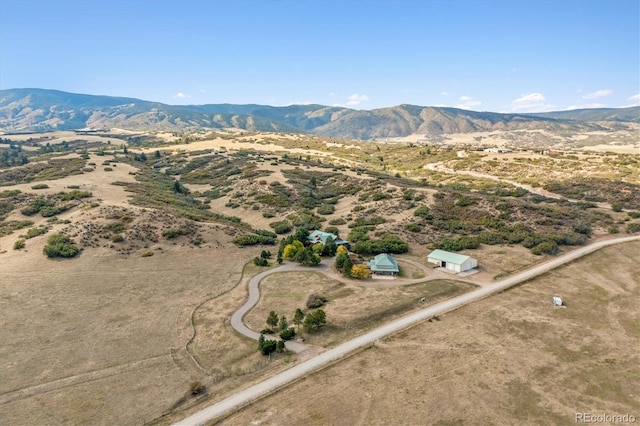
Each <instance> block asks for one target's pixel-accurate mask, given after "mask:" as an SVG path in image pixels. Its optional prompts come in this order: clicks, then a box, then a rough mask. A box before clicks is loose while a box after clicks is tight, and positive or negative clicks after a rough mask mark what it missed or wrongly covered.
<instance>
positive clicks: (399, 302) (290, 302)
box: [245, 272, 474, 347]
mask: <svg viewBox="0 0 640 426" xmlns="http://www.w3.org/2000/svg"><path fill="white" fill-rule="evenodd" d="M355 284H357V282H355ZM473 288H474V286H473V285H471V284H466V283H462V282H458V281H452V280H434V281H428V282H424V283H420V284H413V285H407V286H403V287H395V288H365V287H360V286H356V285H349V286H347V285H345V284H343V283H341V282H339V281H336V280H333V279H331V278H329V277H327V276H325V275H323V274H320V273H318V272H281V273H276V274H272V275H270V276H268V277H266V278H265V279H264V280H263V281H262V283H261V284H260V291H261V293H260V301H259V302H258V304H257V305H256V307H255V308H254V309H252V310H251V312H249V314H247V316H246V317H245V322H246V324H247V325H248V326H249V327H250V328H252V329H253V330H261V329H263V328H265V327H267V324H266V322H265V321H266V319H267V315H268V314H269V312H270V311H276V313H277V314H278V315H279V316H282V315H285V316H286V317H287V319H288V320H289V322H290V323H291V320H292V318H293V313H294V312H295V310H296V309H297V308H300V309H302V310H303V312H305V313H306V312H309V311H311V309H307V308H306V301H307V298H308V297H309V295H311V294H312V293H316V294H320V295H322V296H324V297H326V298H327V300H328V302H327V304H326V305H325V306H324V307H323V309H324V311H325V312H326V313H327V326H326V327H324V328H323V329H321V330H320V331H318V332H315V333H305V334H304V338H305V342H306V343H309V344H312V345H319V346H323V347H328V346H334V345H336V344H338V343H340V342H342V341H344V340H347V339H348V338H351V337H354V336H357V335H360V334H363V333H364V332H365V331H367V330H369V329H372V328H375V327H376V326H378V325H380V324H383V323H384V322H386V321H390V320H392V319H394V318H397V317H399V316H401V315H403V314H406V313H407V312H410V311H412V310H415V309H418V308H421V307H424V306H425V305H427V304H431V303H434V302H436V301H438V300H441V299H443V298H450V297H453V296H457V295H459V294H462V293H464V292H466V291H469V290H471V289H473ZM422 297H424V298H425V302H423V303H421V302H420V299H421V298H422Z"/></svg>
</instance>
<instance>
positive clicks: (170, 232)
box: [162, 228, 190, 240]
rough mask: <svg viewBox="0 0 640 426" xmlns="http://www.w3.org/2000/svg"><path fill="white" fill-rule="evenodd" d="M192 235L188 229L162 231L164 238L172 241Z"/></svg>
mask: <svg viewBox="0 0 640 426" xmlns="http://www.w3.org/2000/svg"><path fill="white" fill-rule="evenodd" d="M188 234H190V232H189V230H188V229H184V228H177V229H176V228H169V229H165V230H164V231H162V236H163V237H165V238H166V239H168V240H170V239H172V238H176V237H178V236H180V235H188Z"/></svg>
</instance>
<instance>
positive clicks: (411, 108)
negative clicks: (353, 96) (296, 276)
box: [0, 89, 640, 140]
mask: <svg viewBox="0 0 640 426" xmlns="http://www.w3.org/2000/svg"><path fill="white" fill-rule="evenodd" d="M638 123H640V107H630V108H597V109H583V110H571V111H556V112H545V113H536V114H502V113H494V112H475V111H468V110H462V109H457V108H447V107H425V106H417V105H406V104H404V105H398V106H394V107H389V108H379V109H374V110H355V109H350V108H344V107H338V106H325V105H291V106H285V107H275V106H268V105H253V104H250V105H234V104H207V105H167V104H163V103H159V102H150V101H144V100H140V99H135V98H126V97H112V96H96V95H85V94H75V93H68V92H62V91H58V90H46V89H7V90H0V132H4V133H10V132H41V131H51V130H70V129H86V128H92V129H102V128H112V127H117V128H122V129H130V130H166V131H178V130H194V129H203V128H208V129H224V128H238V129H243V130H248V131H272V132H304V133H313V134H318V135H323V136H331V137H339V138H346V139H362V140H367V139H377V138H392V137H404V136H409V135H415V134H418V135H424V136H437V135H445V134H451V133H469V132H482V131H498V130H501V131H509V130H548V131H572V132H579V131H611V130H629V129H637V124H638Z"/></svg>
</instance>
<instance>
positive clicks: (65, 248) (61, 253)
mask: <svg viewBox="0 0 640 426" xmlns="http://www.w3.org/2000/svg"><path fill="white" fill-rule="evenodd" d="M43 251H44V253H45V254H46V255H47V256H48V257H74V256H75V255H77V254H78V252H79V249H78V247H77V246H76V245H75V243H74V242H73V241H72V240H71V238H69V237H68V236H66V235H64V234H53V235H51V236H50V237H49V239H48V240H47V245H45V246H44V249H43Z"/></svg>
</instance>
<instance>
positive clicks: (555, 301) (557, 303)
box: [553, 296, 562, 306]
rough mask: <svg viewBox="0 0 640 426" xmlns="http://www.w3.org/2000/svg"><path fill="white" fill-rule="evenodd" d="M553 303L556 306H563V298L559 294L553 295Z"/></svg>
mask: <svg viewBox="0 0 640 426" xmlns="http://www.w3.org/2000/svg"><path fill="white" fill-rule="evenodd" d="M553 304H554V305H555V306H562V299H561V298H559V297H558V296H553Z"/></svg>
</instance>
